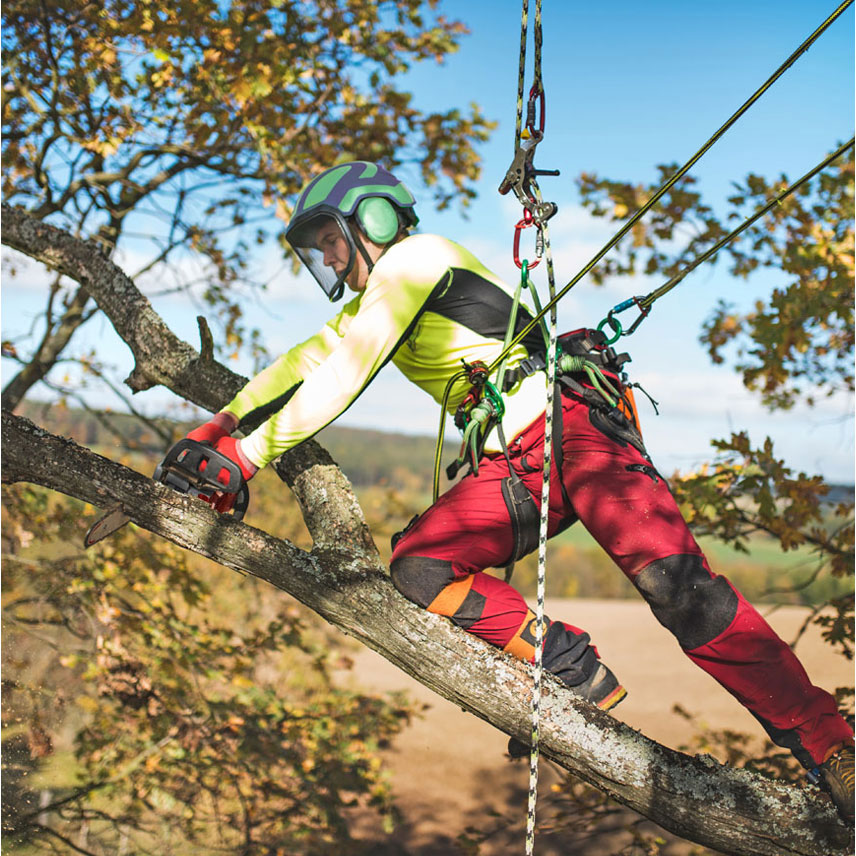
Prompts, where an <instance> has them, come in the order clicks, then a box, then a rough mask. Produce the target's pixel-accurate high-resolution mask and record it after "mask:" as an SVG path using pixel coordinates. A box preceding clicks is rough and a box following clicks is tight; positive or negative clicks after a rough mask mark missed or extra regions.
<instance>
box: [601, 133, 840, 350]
mask: <svg viewBox="0 0 856 856" xmlns="http://www.w3.org/2000/svg"><path fill="white" fill-rule="evenodd" d="M854 142H856V137H851V138H850V139H849V140H848V141H847V142H846V143H844V144H843V145H841V146H839V147H838V148H837V149H836V150H835V151H834V152H832V153H831V154H829V155H827V156H826V157H825V158H824V159H823V160H822V161H821V162H820V163H819V164H818V165H817V166H816V167H814V168H813V169H811V170H809V171H808V172H807V173H806V174H805V175H804V176H802V178H798V179H797V180H796V181H794V182H793V183H792V184H789V185H788V186H787V187H786V188H785V189H784V190H781V191H779V193H777V194H776V195H775V196H774V197H773V198H772V199H771V200H770V201H769V202H767V204H766V205H763V206H761V208H759V209H758V210H757V211H755V213H754V214H752V215H751V216H750V217H747V218H746V219H745V220H744V221H743V222H742V223H741V224H740V225H739V226H738V227H737V228H736V229H734V230H732V231H731V232H729V233H728V234H727V235H725V236H724V237H723V238H720V240H718V241H717V242H716V243H715V244H714V245H713V246H712V247H710V249H708V250H705V252H703V253H702V254H701V255H699V256H697V257H696V258H695V259H693V261H692V262H690V263H689V264H688V265H687V266H686V267H685V268H683V269H682V270H681V271H679V272H678V273H676V274H675V275H674V276H673V277H672V278H671V279H670V280H669V281H668V282H666V283H664V284H663V285H661V286H660V287H659V288H655V289H654V290H653V291H652V292H651V293H650V294H646V295H645V296H644V297H631V298H629V299H628V300H624V301H622V302H621V303H618V304H616V305H615V306H613V307H612V309H610V310H609V312H608V313H607V316H606V318H604V319H603V320H602V321H601V322H600V323H599V324H598V325H597V329H598V330H603V328H604V327H609V328H610V330H611V331H612V336H611V337H610V338H609V339H607V341H608V343H609V344H612V343H613V342H617V341H618V339H619V338H621V336H629V335H630V334H631V333H633V332H634V331H635V330H636V328H637V327H638V326H639V325H640V324H641V323H642V322H643V321H644V320H645V319H646V318H647V317H648V315H649V313H650V312H651V307H652V306H653V305H654V303H655V302H656V301H657V300H659V299H660V298H661V297H662V296H663V295H664V294H667V293H668V292H670V291H671V290H672V289H673V288H675V286H677V285H680V283H681V282H682V281H683V279H684V277H686V276H687V274H689V273H691V272H692V271H694V270H695V269H696V268H697V267H698V266H699V265H700V264H702V263H703V262H706V261H707V260H708V259H710V258H713V257H714V256H715V255H716V254H717V253H718V252H719V251H720V250H721V249H722V248H723V247H724V246H726V245H727V244H729V243H731V241H733V240H734V239H735V238H736V237H737V236H738V235H740V234H741V233H742V232H744V231H745V230H746V229H748V228H749V227H750V226H751V225H752V224H753V223H755V222H756V221H758V220H760V219H761V217H763V216H764V215H765V214H767V213H768V212H769V211H771V210H772V209H773V208H775V207H776V206H777V205H781V203H782V201H783V200H784V199H787V198H788V197H789V196H790V195H791V194H793V193H794V192H795V191H796V190H798V189H799V188H800V187H802V185H804V184H806V183H807V182H808V181H810V180H811V179H812V178H814V177H815V176H816V175H817V174H818V173H819V172H820V171H821V170H823V169H825V168H826V167H828V166H829V165H830V164H831V163H832V162H833V161H835V160H836V159H838V158H839V157H841V155H843V154H844V152H846V151H847V150H848V149H849V148H852V147H853V145H854ZM633 306H636V307H637V308H638V309H639V315H638V316H637V317H636V318H635V319H634V321H633V323H632V324H631V325H630V326H629V327H628V328H627V329H626V330H625V329H624V328H623V326H622V324H621V321H620V320H619V319H618V318H616V317H615V316H616V315H617V314H618V313H620V312H624V311H625V310H627V309H630V308H631V307H633Z"/></svg>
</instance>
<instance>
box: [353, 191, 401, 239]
mask: <svg viewBox="0 0 856 856" xmlns="http://www.w3.org/2000/svg"><path fill="white" fill-rule="evenodd" d="M356 216H357V223H359V225H360V228H361V229H362V230H363V232H365V234H366V237H367V238H368V239H369V240H370V241H374V242H375V243H376V244H385V243H386V242H387V241H391V240H392V239H393V238H394V237H395V236H396V235H397V234H398V230H399V227H400V224H399V222H398V212H397V211H396V210H395V206H394V205H393V204H392V203H391V202H390V201H389V200H388V199H384V198H383V197H382V196H369V197H368V198H367V199H364V200H363V201H362V202H360V204H359V205H358V206H357V210H356Z"/></svg>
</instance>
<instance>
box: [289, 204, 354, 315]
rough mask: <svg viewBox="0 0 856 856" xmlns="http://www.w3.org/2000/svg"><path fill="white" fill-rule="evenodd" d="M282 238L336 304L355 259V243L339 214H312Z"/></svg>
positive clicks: (327, 212) (294, 225)
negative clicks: (284, 238)
mask: <svg viewBox="0 0 856 856" xmlns="http://www.w3.org/2000/svg"><path fill="white" fill-rule="evenodd" d="M285 237H286V240H287V241H288V243H289V244H291V246H292V248H293V249H294V252H296V253H297V255H298V257H299V258H300V261H302V262H303V264H305V265H306V267H307V268H308V269H309V272H310V273H311V274H312V276H314V277H315V280H316V281H317V283H318V284H319V285H320V286H321V288H322V290H323V291H324V293H325V294H326V295H327V297H329V298H330V300H331V301H335V300H338V299H339V298H340V297H341V296H342V294H343V292H344V290H345V280H346V279H347V277H348V274H350V272H351V270H352V269H353V267H354V260H355V258H356V247H355V246H354V240H353V238H352V237H351V232H350V229H348V226H347V224H346V223H345V221H344V219H343V217H342V216H341V214H339V213H338V212H337V211H315V212H313V213H312V214H310V215H308V216H307V217H306V218H298V220H296V221H295V222H294V223H292V224H291V225H290V226H289V227H288V230H287V231H286V233H285Z"/></svg>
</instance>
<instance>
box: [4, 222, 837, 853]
mask: <svg viewBox="0 0 856 856" xmlns="http://www.w3.org/2000/svg"><path fill="white" fill-rule="evenodd" d="M3 214H4V224H3V225H4V227H5V228H4V231H3V236H2V239H3V242H4V243H8V244H9V245H10V246H14V247H15V248H16V249H19V250H21V251H22V252H24V253H26V254H28V255H30V256H32V257H33V258H37V259H41V260H42V261H45V262H46V263H50V264H52V265H53V266H54V267H57V268H58V269H62V271H63V272H64V273H66V274H67V275H68V276H71V277H73V278H75V279H77V280H78V281H79V282H80V283H81V284H83V285H85V286H86V288H87V290H89V292H90V294H91V295H92V297H93V298H94V299H95V300H96V301H97V302H98V303H99V306H101V307H102V309H104V311H105V312H106V313H107V314H108V316H109V317H110V319H111V321H112V322H113V324H114V326H115V327H116V329H117V331H118V332H119V333H120V335H121V336H122V337H123V338H124V339H125V341H126V342H127V343H128V345H129V347H130V348H131V350H132V351H133V353H134V357H135V359H136V363H137V367H136V369H135V372H134V375H132V378H134V377H135V376H136V377H137V378H146V379H148V381H147V382H149V381H150V382H151V383H164V384H165V385H167V386H168V387H169V388H170V389H173V390H174V391H175V392H177V393H178V394H179V395H182V396H183V397H185V398H187V399H188V400H191V401H194V402H196V403H198V404H200V405H202V406H205V407H208V408H209V409H211V410H215V409H217V408H219V407H221V406H222V405H223V404H225V403H226V402H227V401H228V400H229V398H230V397H231V396H232V395H233V394H234V392H236V391H237V389H238V388H240V386H241V385H242V383H243V379H242V378H239V377H238V376H236V375H234V374H232V373H231V372H228V370H227V369H225V368H223V367H222V366H219V364H217V363H215V362H213V361H211V360H205V361H203V362H204V363H205V364H206V365H204V366H202V367H200V366H199V363H200V357H199V355H198V354H197V353H196V352H195V351H194V350H193V349H192V348H191V347H190V346H189V345H187V344H186V343H184V342H181V341H180V340H178V339H177V338H176V337H175V336H174V335H173V334H172V333H171V332H170V331H169V330H168V328H167V327H166V325H165V324H164V323H163V322H162V321H161V319H160V318H159V317H158V316H157V315H156V314H155V313H154V310H153V309H152V308H151V306H150V305H149V304H148V301H146V300H145V298H144V297H143V296H142V295H140V294H139V292H138V291H137V290H136V288H135V287H134V285H133V283H132V282H131V281H130V280H128V279H127V277H125V276H124V274H122V272H121V271H119V270H118V268H116V267H115V265H114V264H113V263H112V262H110V261H109V260H107V259H105V258H104V257H103V256H101V255H100V254H99V253H98V251H97V249H95V248H94V247H92V246H90V245H88V244H86V243H85V242H83V241H80V240H77V239H74V238H72V237H71V236H69V235H67V234H65V233H63V232H61V231H59V230H56V229H53V228H52V227H49V226H46V225H45V224H42V223H38V222H37V221H34V220H32V219H31V218H29V217H28V216H27V215H26V214H25V213H23V212H20V211H19V210H18V209H9V208H8V206H4V207H3ZM143 343H145V347H144V346H143ZM170 348H171V349H172V350H168V349H170ZM194 367H196V368H197V369H199V368H202V369H204V370H200V371H197V370H194ZM214 378H216V382H215V381H214V380H213V379H214ZM135 382H136V381H134V380H131V382H130V384H129V385H131V386H132V388H133V384H134V383H135ZM140 388H142V387H140ZM2 442H3V452H4V455H3V470H2V475H3V480H4V481H6V482H17V481H27V482H32V483H35V484H40V485H44V486H45V487H48V488H51V489H53V490H57V491H60V492H62V493H65V494H67V495H69V496H73V497H76V498H78V499H81V500H84V501H86V502H89V503H91V504H93V505H96V506H98V507H100V508H107V507H110V506H113V505H115V504H116V503H118V502H121V503H122V506H123V509H124V511H125V513H126V514H128V516H129V517H130V518H131V519H132V520H133V521H134V522H135V523H137V524H138V525H140V526H142V527H143V528H145V529H148V530H150V531H151V532H154V533H156V534H158V535H160V536H162V537H165V538H167V539H169V540H170V541H172V542H174V543H176V544H178V545H180V546H183V547H185V548H187V549H190V550H193V551H194V552H197V553H199V554H201V555H204V556H207V557H209V558H211V559H213V560H215V561H217V562H219V563H220V564H222V565H225V566H226V567H230V568H233V569H235V570H237V571H239V572H242V573H248V574H252V575H253V576H256V577H258V578H260V579H263V580H265V581H267V582H269V583H270V584H272V585H273V586H275V587H277V588H280V589H282V590H283V591H286V592H288V593H289V594H291V595H292V596H294V597H295V598H297V599H298V600H300V601H301V602H302V603H304V604H305V605H306V606H308V607H309V608H310V609H312V610H314V611H315V612H317V613H318V614H319V615H321V616H322V617H323V618H325V619H326V620H327V621H329V622H330V623H332V624H334V625H335V626H336V627H338V628H340V629H341V630H342V631H343V632H345V633H347V634H349V635H352V636H354V637H356V638H358V639H359V640H361V641H362V642H364V643H365V644H366V645H368V646H369V647H371V648H373V649H374V650H376V651H378V652H379V653H380V654H381V655H382V656H384V657H386V658H387V659H388V660H390V662H392V663H394V664H395V665H396V666H398V667H399V668H401V669H402V670H403V671H404V672H406V673H407V674H409V675H411V676H412V677H413V678H415V679H416V680H418V681H419V682H420V683H422V684H424V685H425V686H427V687H429V688H430V689H432V690H434V691H435V692H437V693H438V694H440V695H442V696H443V697H445V698H447V699H449V700H450V701H452V702H453V703H455V704H457V705H459V706H460V707H462V708H463V709H465V710H467V711H469V712H471V713H474V714H475V715H476V716H479V717H481V718H482V719H484V720H486V721H488V722H490V723H491V724H492V725H494V726H495V727H496V728H499V729H500V730H502V731H504V732H505V733H507V734H510V735H514V736H516V737H518V738H519V739H523V740H526V739H528V735H529V731H530V722H529V720H530V704H531V691H532V676H531V667H529V666H528V665H527V664H525V663H523V662H521V661H519V660H516V659H514V658H512V657H510V656H508V655H505V654H503V653H502V652H500V651H498V650H497V649H495V648H493V647H491V646H490V645H488V644H487V643H484V642H482V641H481V640H479V639H477V638H475V637H473V636H471V635H469V634H467V633H466V632H464V631H463V630H460V629H459V628H457V627H455V626H454V625H452V624H451V622H449V621H448V620H447V619H445V618H441V617H438V616H435V615H433V614H431V613H428V612H426V611H425V610H423V609H420V608H419V607H417V606H415V605H414V604H412V603H410V602H409V601H407V600H405V599H404V598H403V597H402V596H401V595H399V594H398V592H397V591H396V590H395V588H394V587H393V586H392V584H391V582H390V580H389V578H388V576H387V574H386V571H385V568H384V567H383V566H382V564H381V562H380V559H379V557H378V553H377V550H376V549H375V547H374V543H373V541H372V538H371V533H370V532H369V530H368V527H367V526H366V523H365V519H364V517H363V515H362V512H361V510H360V507H359V504H358V502H357V500H356V497H355V496H354V494H353V491H352V490H351V488H350V484H349V483H348V481H347V479H346V478H345V477H344V476H343V475H342V473H341V472H340V471H339V469H338V468H337V467H336V466H335V464H334V463H333V462H332V460H331V459H330V457H329V455H328V454H327V453H326V451H325V450H323V449H322V448H321V447H320V446H318V444H316V443H313V442H308V443H304V444H302V445H301V446H299V447H297V448H296V449H294V450H292V451H291V452H289V453H288V454H286V455H284V456H283V457H282V458H281V459H280V461H279V462H278V463H277V465H276V466H277V470H278V472H279V474H280V476H281V477H282V478H283V479H284V480H286V481H287V482H288V484H289V486H290V487H291V488H292V490H293V491H294V493H295V495H296V496H297V499H298V501H299V503H300V505H301V508H302V510H303V512H304V517H305V519H306V523H307V527H308V529H309V531H310V534H311V535H312V537H313V540H314V546H313V549H312V551H311V552H308V553H307V552H305V551H302V550H299V549H298V548H296V547H295V546H294V545H292V544H290V543H288V542H286V541H282V540H278V539H276V538H273V537H272V536H270V535H268V534H267V533H265V532H262V531H260V530H257V529H254V528H252V527H251V526H248V525H246V524H243V523H239V522H236V521H234V520H232V519H230V518H228V517H222V516H220V515H218V514H217V513H215V512H213V511H212V510H211V509H210V508H209V507H208V506H207V505H205V504H204V503H201V502H199V501H198V500H195V499H193V498H190V497H188V496H186V495H182V494H178V493H176V492H175V491H172V490H170V489H169V488H166V487H164V486H162V485H160V484H157V483H155V482H153V481H152V480H151V479H149V478H147V477H146V476H143V475H141V474H139V473H136V472H134V471H132V470H129V469H127V468H125V467H123V466H121V465H119V464H116V463H114V462H112V461H109V460H108V459H106V458H103V457H101V456H99V455H95V454H94V453H92V452H90V451H88V450H86V449H83V448H81V447H79V446H77V445H76V444H75V443H73V442H72V441H70V440H67V439H64V438H59V437H55V436H53V435H51V434H49V433H47V432H45V431H44V430H42V429H40V428H38V427H36V426H35V425H33V424H32V423H30V422H28V421H27V420H25V419H22V418H20V417H17V416H15V415H13V414H10V413H7V412H5V411H4V412H3V414H2ZM96 549H97V548H96ZM541 716H542V720H541V741H542V742H541V749H542V752H543V754H544V755H545V756H546V757H547V758H550V759H552V760H553V761H555V762H556V763H558V764H559V765H560V766H562V767H563V768H564V769H566V770H568V771H570V772H572V773H575V774H577V775H579V776H580V777H581V778H583V779H585V780H586V781H588V782H590V783H591V784H592V785H594V786H595V787H597V788H599V789H601V790H602V791H604V792H606V793H608V794H609V795H611V796H613V797H615V798H616V799H617V800H618V801H619V802H621V803H623V804H624V805H626V806H628V807H630V808H632V809H634V810H635V811H637V812H639V813H640V814H642V815H644V816H646V817H648V818H650V819H651V820H653V821H655V822H657V823H658V824H660V825H661V826H663V827H664V828H665V829H668V830H670V831H671V832H673V833H675V834H676V835H679V836H682V837H684V838H687V839H690V840H692V841H695V842H698V843H700V844H703V845H705V846H708V847H712V848H714V849H716V850H720V851H722V852H724V853H733V854H745V856H749V854H764V856H766V854H770V856H773V854H786V856H791V855H792V854H793V856H798V854H799V856H832V854H839V853H840V854H844V853H848V852H851V851H850V849H849V835H848V831H847V830H846V829H845V828H844V826H843V825H842V824H841V823H840V822H839V820H838V818H837V815H836V813H835V811H834V809H833V808H832V806H831V803H830V802H829V800H828V799H827V798H826V797H825V796H822V795H821V794H820V792H819V791H818V790H816V789H810V790H805V789H801V788H799V787H795V786H790V785H785V784H781V783H777V782H771V781H769V780H766V779H763V778H761V777H760V776H757V775H755V774H752V773H750V772H747V771H745V770H736V769H732V768H730V767H728V766H725V765H721V764H719V763H718V762H717V761H715V760H714V759H712V758H710V757H709V756H701V757H690V756H687V755H684V754H682V753H679V752H676V751H674V750H671V749H668V748H666V747H664V746H661V745H660V744H658V743H655V742H653V741H651V740H649V739H648V738H646V737H645V736H644V735H642V734H639V733H637V732H636V731H634V730H633V729H631V728H628V727H627V726H625V725H623V724H622V723H620V722H618V721H617V720H615V719H613V718H612V717H610V716H609V715H608V714H605V713H603V712H601V711H599V710H597V709H596V708H595V707H594V706H592V705H590V704H588V703H587V702H585V701H583V700H581V699H579V698H578V697H576V696H574V695H573V693H572V692H570V691H569V690H568V689H567V688H566V687H564V686H563V685H561V684H560V683H559V682H558V681H556V680H555V679H554V678H552V677H551V676H546V679H545V682H544V692H543V698H542V714H541Z"/></svg>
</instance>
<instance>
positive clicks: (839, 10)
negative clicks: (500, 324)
mask: <svg viewBox="0 0 856 856" xmlns="http://www.w3.org/2000/svg"><path fill="white" fill-rule="evenodd" d="M851 5H853V0H844V2H843V3H841V5H840V6H839V7H838V8H837V9H836V10H835V11H834V12H833V13H832V14H831V15H830V16H829V17H828V18H827V19H826V20H825V21H824V22H823V23H822V24H821V25H820V26H819V27H818V28H817V29H816V30H815V31H814V32H813V33H812V34H811V35H810V36H809V37H808V38H807V39H806V40H805V41H804V42H803V43H802V44H801V45H800V46H799V47H798V48H797V49H796V50H795V51H794V52H793V53H792V54H791V55H790V56H789V57H788V58H787V59H786V60H785V61H784V62H783V63H782V64H781V65H780V66H779V67H778V68H777V69H776V71H774V72H773V74H772V75H770V77H768V78H767V80H766V81H764V83H762V84H761V86H759V87H758V89H756V90H755V92H754V93H753V94H752V95H751V96H750V97H749V98H748V99H747V100H746V101H745V102H744V103H743V104H742V105H741V106H740V107H739V108H738V109H737V111H736V112H735V113H734V114H733V115H732V116H731V117H730V118H729V119H728V120H727V121H726V122H725V124H723V125H722V127H720V128H719V130H718V131H716V132H715V133H714V134H713V136H711V137H710V139H709V140H708V141H707V142H706V143H705V144H704V145H703V146H702V147H701V148H700V149H699V150H698V151H697V152H696V153H695V154H694V155H693V156H692V157H691V158H690V159H689V160H688V161H687V162H686V163H685V164H684V165H683V166H682V167H681V168H680V169H679V170H678V171H677V172H676V173H675V174H674V175H673V176H672V177H671V178H670V179H669V180H668V181H666V182H665V183H664V184H663V185H662V186H661V187H660V189H659V190H657V192H656V193H655V194H654V195H653V196H652V197H651V198H650V199H649V200H648V201H647V202H646V203H645V204H644V205H643V206H642V207H641V208H640V209H639V210H638V211H637V212H636V213H635V214H634V215H633V216H632V217H631V218H630V219H629V220H628V221H627V222H626V223H625V224H624V225H623V226H622V227H621V229H619V230H618V231H617V232H616V233H615V235H613V236H612V238H610V240H609V241H608V242H607V243H606V244H605V245H604V246H603V247H602V248H601V249H600V250H599V251H598V253H597V254H596V255H595V256H594V257H593V258H592V259H591V261H589V263H588V264H587V265H586V266H585V267H584V268H583V269H582V270H581V271H580V272H579V273H578V274H576V276H574V278H573V279H572V280H571V281H570V282H569V283H568V284H567V285H566V286H565V287H564V288H562V290H561V291H560V292H559V293H558V294H557V295H556V296H555V297H553V298H552V299H551V300H550V302H549V303H548V304H547V305H546V306H545V307H544V308H543V309H542V310H541V312H540V313H539V314H538V315H536V316H535V318H533V319H532V320H531V321H530V322H529V323H528V324H527V325H526V326H525V327H524V328H523V329H522V330H521V331H520V332H519V333H518V334H517V335H516V336H515V337H514V340H513V341H512V342H511V345H510V346H509V348H513V347H514V346H515V345H518V344H520V342H522V341H523V340H524V339H525V338H526V336H528V335H529V333H530V332H531V331H532V329H533V328H534V327H535V325H536V324H537V323H538V322H539V321H540V320H541V318H542V317H543V315H544V314H545V313H546V312H548V311H550V310H551V309H552V308H553V303H555V302H558V301H559V300H561V299H562V298H563V297H564V296H565V295H566V294H567V293H568V292H569V291H570V290H571V289H572V288H573V287H574V286H575V285H576V284H577V283H578V282H579V281H580V280H581V279H582V278H583V277H584V276H586V274H588V273H590V271H591V270H592V268H593V267H594V266H595V265H596V264H597V263H598V262H599V261H600V260H601V259H602V258H603V257H604V256H605V255H606V254H607V253H608V252H609V251H610V250H611V249H612V248H613V247H614V246H615V245H616V244H617V243H618V242H619V241H620V240H621V239H622V238H623V237H624V236H625V235H626V234H627V233H628V232H629V231H630V230H631V229H632V228H633V226H634V225H635V224H636V223H637V222H638V221H639V220H640V219H641V218H642V217H643V216H644V215H645V214H646V213H647V212H648V211H649V210H650V209H651V208H652V207H653V206H654V205H656V204H657V202H659V201H660V199H661V198H662V197H663V196H664V195H665V194H666V193H667V192H668V191H669V190H670V189H671V188H672V187H673V186H674V185H675V184H676V183H677V182H678V181H680V179H682V178H683V177H684V176H685V175H686V174H687V173H688V172H689V171H690V169H692V168H693V167H694V166H695V165H696V163H698V161H699V160H701V158H702V156H703V155H704V154H706V153H707V151H708V150H709V149H710V148H711V147H712V146H713V145H714V143H716V142H718V141H719V139H720V138H721V137H722V136H723V135H724V134H725V132H726V131H728V130H729V128H731V126H732V125H733V124H734V123H735V122H736V121H737V120H738V119H739V118H740V117H741V116H742V115H743V114H744V113H745V112H746V111H747V110H748V109H749V108H750V107H751V106H752V105H753V104H754V103H755V102H756V101H757V100H758V99H759V98H760V97H761V96H762V95H763V94H764V93H765V92H766V91H767V90H768V89H769V88H770V87H771V86H772V85H773V84H774V83H775V82H776V81H777V80H778V79H779V78H780V77H781V76H782V75H783V74H784V73H785V72H786V71H787V70H788V69H789V68H790V67H791V66H792V65H793V64H794V63H795V62H796V61H797V60H798V59H799V57H800V56H801V55H802V54H803V53H805V52H806V51H807V50H808V49H809V48H810V47H811V46H812V45H813V44H814V42H816V41H817V39H818V38H820V36H821V35H822V34H823V33H824V32H825V31H826V30H827V29H828V28H829V27H830V26H831V25H832V23H833V22H834V21H835V20H836V19H837V18H839V17H840V16H841V15H842V14H843V13H844V12H845V11H846V10H847V9H848V8H849V7H850V6H851ZM505 356H506V354H505V353H501V354H500V355H499V356H498V357H497V358H496V360H495V361H494V363H493V364H492V365H491V366H490V369H491V371H493V370H494V369H495V368H496V366H497V365H498V364H499V363H500V362H501V361H502V360H503V359H505Z"/></svg>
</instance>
